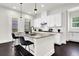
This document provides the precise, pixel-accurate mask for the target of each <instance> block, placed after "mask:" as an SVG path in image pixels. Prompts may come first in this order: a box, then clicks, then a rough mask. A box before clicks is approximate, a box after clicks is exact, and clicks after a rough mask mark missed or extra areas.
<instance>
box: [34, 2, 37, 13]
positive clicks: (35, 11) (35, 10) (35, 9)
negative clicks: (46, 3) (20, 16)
mask: <svg viewBox="0 0 79 59" xmlns="http://www.w3.org/2000/svg"><path fill="white" fill-rule="evenodd" d="M34 13H35V14H36V13H37V5H36V3H35V8H34Z"/></svg>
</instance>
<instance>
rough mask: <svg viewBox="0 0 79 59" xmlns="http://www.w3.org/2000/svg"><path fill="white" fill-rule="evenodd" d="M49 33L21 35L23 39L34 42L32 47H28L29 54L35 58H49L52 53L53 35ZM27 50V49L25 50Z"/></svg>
mask: <svg viewBox="0 0 79 59" xmlns="http://www.w3.org/2000/svg"><path fill="white" fill-rule="evenodd" d="M55 34H56V33H51V32H35V34H25V35H23V34H22V35H23V36H24V37H25V39H29V40H30V41H32V42H34V47H33V46H30V49H31V50H30V52H31V53H32V54H34V55H35V56H50V55H52V54H53V53H54V52H55V51H54V35H55ZM27 50H28V49H27Z"/></svg>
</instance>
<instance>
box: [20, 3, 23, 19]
mask: <svg viewBox="0 0 79 59" xmlns="http://www.w3.org/2000/svg"><path fill="white" fill-rule="evenodd" d="M22 4H23V3H20V19H22Z"/></svg>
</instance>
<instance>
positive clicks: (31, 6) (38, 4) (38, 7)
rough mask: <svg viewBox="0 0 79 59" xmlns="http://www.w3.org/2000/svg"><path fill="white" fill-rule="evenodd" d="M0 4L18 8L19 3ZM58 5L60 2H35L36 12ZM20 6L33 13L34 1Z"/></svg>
mask: <svg viewBox="0 0 79 59" xmlns="http://www.w3.org/2000/svg"><path fill="white" fill-rule="evenodd" d="M0 5H2V6H5V7H8V8H11V9H15V10H20V4H19V3H0ZM41 5H44V7H41ZM59 5H62V4H61V3H37V9H38V10H37V11H38V12H37V13H40V12H43V11H47V10H50V9H51V8H54V7H56V6H59ZM22 6H23V8H22V9H23V12H26V13H29V14H32V15H34V8H35V3H23V5H22ZM15 7H16V8H15Z"/></svg>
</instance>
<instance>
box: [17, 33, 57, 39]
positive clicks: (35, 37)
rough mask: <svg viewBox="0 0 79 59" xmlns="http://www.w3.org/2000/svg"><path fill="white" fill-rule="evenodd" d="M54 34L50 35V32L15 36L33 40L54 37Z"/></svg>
mask: <svg viewBox="0 0 79 59" xmlns="http://www.w3.org/2000/svg"><path fill="white" fill-rule="evenodd" d="M55 34H56V33H52V32H34V33H31V34H25V33H20V34H19V33H16V35H17V36H27V37H30V38H34V39H40V38H44V37H48V36H52V35H55Z"/></svg>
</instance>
